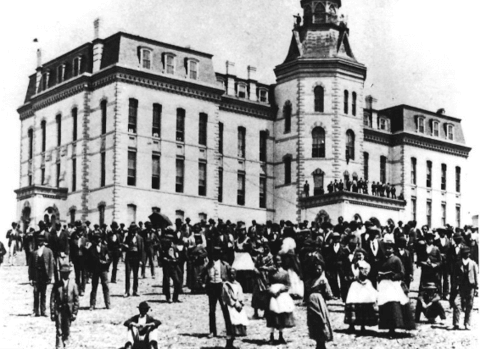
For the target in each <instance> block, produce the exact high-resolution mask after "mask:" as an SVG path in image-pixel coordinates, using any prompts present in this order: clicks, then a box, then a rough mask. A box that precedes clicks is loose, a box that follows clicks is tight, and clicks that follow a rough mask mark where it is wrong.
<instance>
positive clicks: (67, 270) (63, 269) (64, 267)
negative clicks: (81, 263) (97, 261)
mask: <svg viewBox="0 0 480 349" xmlns="http://www.w3.org/2000/svg"><path fill="white" fill-rule="evenodd" d="M71 270H72V269H71V268H70V266H69V265H66V264H65V265H62V266H61V267H60V272H61V273H70V271H71Z"/></svg>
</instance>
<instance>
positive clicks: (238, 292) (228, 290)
mask: <svg viewBox="0 0 480 349" xmlns="http://www.w3.org/2000/svg"><path fill="white" fill-rule="evenodd" d="M228 276H229V280H228V281H226V282H224V283H223V289H222V301H223V304H225V306H226V307H227V310H228V311H227V312H225V314H224V315H225V317H226V318H225V323H226V324H227V345H226V347H225V348H227V349H233V348H235V347H234V346H233V341H234V340H235V337H237V336H241V337H244V336H246V335H247V325H248V317H247V314H246V312H245V309H244V307H243V305H244V304H243V302H244V299H243V290H242V286H241V285H240V283H239V282H238V281H237V280H236V277H237V271H236V270H235V269H233V268H231V269H229V275H228Z"/></svg>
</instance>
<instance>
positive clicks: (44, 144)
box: [40, 120, 47, 153]
mask: <svg viewBox="0 0 480 349" xmlns="http://www.w3.org/2000/svg"><path fill="white" fill-rule="evenodd" d="M40 127H41V129H42V153H43V152H44V151H45V150H46V148H47V122H46V121H45V120H43V121H42V123H41V126H40Z"/></svg>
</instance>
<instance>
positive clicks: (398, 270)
mask: <svg viewBox="0 0 480 349" xmlns="http://www.w3.org/2000/svg"><path fill="white" fill-rule="evenodd" d="M394 248H395V245H394V244H393V243H390V242H387V243H385V254H386V256H387V259H386V261H385V262H384V263H383V265H382V266H381V267H380V269H379V273H378V280H379V283H378V305H379V308H380V309H379V325H378V328H379V329H388V330H390V336H391V337H393V335H394V334H395V329H397V328H401V329H405V330H413V329H415V321H414V318H413V312H412V309H411V307H410V300H409V298H408V296H407V295H405V292H403V289H402V285H401V282H402V280H403V277H404V273H405V271H404V268H403V265H402V262H401V260H400V258H398V257H397V256H395V255H394V254H393V250H394Z"/></svg>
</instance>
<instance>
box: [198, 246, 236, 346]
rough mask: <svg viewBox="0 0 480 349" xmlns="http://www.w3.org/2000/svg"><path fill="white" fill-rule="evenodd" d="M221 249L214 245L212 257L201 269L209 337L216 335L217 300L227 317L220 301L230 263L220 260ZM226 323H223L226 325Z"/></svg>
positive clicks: (225, 316) (225, 315) (223, 305)
mask: <svg viewBox="0 0 480 349" xmlns="http://www.w3.org/2000/svg"><path fill="white" fill-rule="evenodd" d="M221 256H222V249H221V248H220V247H218V246H215V247H214V248H213V251H212V259H211V260H210V261H209V263H208V265H207V267H206V268H205V269H204V270H203V272H202V275H201V278H202V279H203V280H205V290H206V293H207V296H208V308H209V312H208V316H209V320H210V321H209V328H210V334H209V335H208V337H209V338H212V337H216V336H217V325H216V317H215V311H216V307H217V302H218V303H220V308H221V309H222V313H223V314H224V318H227V316H228V315H227V314H225V313H226V311H227V309H226V307H225V304H224V303H223V301H222V298H221V296H222V288H223V282H225V281H227V280H228V275H229V269H230V265H229V264H228V263H227V262H224V261H222V260H221V259H220V258H221ZM226 325H227V324H225V326H226Z"/></svg>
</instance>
